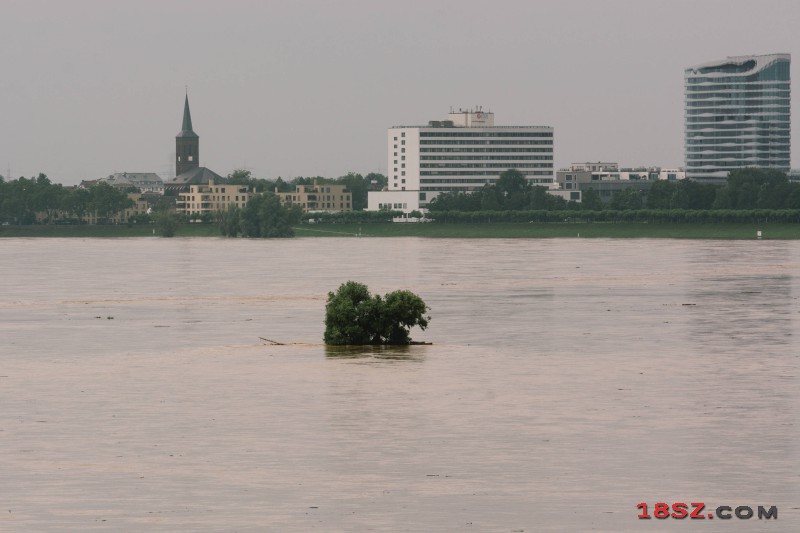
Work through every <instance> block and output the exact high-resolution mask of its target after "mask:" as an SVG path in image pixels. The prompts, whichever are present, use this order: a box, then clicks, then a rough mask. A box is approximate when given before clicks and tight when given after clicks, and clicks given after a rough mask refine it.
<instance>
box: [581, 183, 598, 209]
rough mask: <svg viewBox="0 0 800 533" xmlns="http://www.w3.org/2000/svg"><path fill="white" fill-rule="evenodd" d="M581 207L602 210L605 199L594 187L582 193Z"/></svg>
mask: <svg viewBox="0 0 800 533" xmlns="http://www.w3.org/2000/svg"><path fill="white" fill-rule="evenodd" d="M581 209H583V210H586V211H600V210H602V209H603V199H602V198H600V193H599V192H597V191H596V190H594V189H591V188H589V189H587V190H585V191H583V194H582V195H581Z"/></svg>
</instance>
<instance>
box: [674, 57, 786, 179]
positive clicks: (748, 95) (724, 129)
mask: <svg viewBox="0 0 800 533" xmlns="http://www.w3.org/2000/svg"><path fill="white" fill-rule="evenodd" d="M790 61H791V58H790V56H789V54H771V55H760V56H741V57H729V58H727V59H724V60H722V61H712V62H710V63H704V64H702V65H696V66H693V67H689V68H687V69H686V71H685V72H684V82H685V96H686V110H685V117H686V118H685V120H686V137H685V141H686V176H687V177H688V178H691V179H697V180H702V181H709V182H713V181H724V180H725V179H726V178H727V176H728V173H729V172H730V171H731V170H735V169H737V168H744V167H761V168H774V169H778V170H782V171H784V172H788V171H789V154H790V145H791V143H790V121H789V119H790V112H789V107H790V80H789V65H790Z"/></svg>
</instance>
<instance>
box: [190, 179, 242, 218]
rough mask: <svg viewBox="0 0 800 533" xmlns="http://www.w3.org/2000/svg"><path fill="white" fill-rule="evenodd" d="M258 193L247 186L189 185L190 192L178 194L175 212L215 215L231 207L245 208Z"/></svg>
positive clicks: (211, 181) (213, 183)
mask: <svg viewBox="0 0 800 533" xmlns="http://www.w3.org/2000/svg"><path fill="white" fill-rule="evenodd" d="M255 194H256V193H255V192H253V191H251V190H250V189H249V188H248V187H247V185H228V184H224V183H222V184H221V183H216V182H214V180H210V181H209V182H208V183H207V184H195V185H189V191H188V192H182V193H179V194H178V201H177V202H176V203H175V210H176V211H177V212H178V213H186V214H190V213H199V214H202V213H214V212H217V211H224V210H226V209H228V207H229V206H231V205H234V206H236V207H240V208H241V207H245V206H246V205H247V202H248V201H249V200H250V198H252V197H253V196H254V195H255Z"/></svg>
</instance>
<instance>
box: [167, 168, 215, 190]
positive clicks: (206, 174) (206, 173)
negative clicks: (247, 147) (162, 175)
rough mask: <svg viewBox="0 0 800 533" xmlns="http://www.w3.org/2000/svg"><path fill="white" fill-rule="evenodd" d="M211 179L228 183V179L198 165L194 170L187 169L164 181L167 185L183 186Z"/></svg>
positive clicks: (204, 182) (202, 182)
mask: <svg viewBox="0 0 800 533" xmlns="http://www.w3.org/2000/svg"><path fill="white" fill-rule="evenodd" d="M210 180H214V183H227V180H226V179H225V178H223V177H222V176H220V175H219V174H217V173H216V172H214V171H213V170H211V169H208V168H206V167H197V168H193V169H192V170H187V171H186V172H184V173H183V174H178V175H177V176H175V179H172V180H170V181H167V182H165V183H164V185H165V186H166V187H176V186H177V187H183V186H186V185H200V184H206V183H208V182H209V181H210Z"/></svg>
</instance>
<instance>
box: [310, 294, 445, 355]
mask: <svg viewBox="0 0 800 533" xmlns="http://www.w3.org/2000/svg"><path fill="white" fill-rule="evenodd" d="M426 311H428V306H427V305H425V302H424V301H422V298H420V297H419V296H417V295H416V294H414V293H413V292H411V291H406V290H399V291H394V292H390V293H388V294H386V295H385V296H383V297H381V296H379V295H374V296H373V295H371V294H370V292H369V289H368V288H367V286H366V285H364V284H363V283H358V282H355V281H348V282H346V283H343V284H342V285H341V286H340V287H339V288H338V289H337V290H336V292H335V293H334V292H329V293H328V303H327V304H326V306H325V335H324V340H325V344H333V345H345V344H351V345H359V344H393V345H394V344H410V343H411V337H409V334H408V332H409V330H410V329H411V328H412V327H414V326H419V327H420V329H422V330H424V329H425V328H426V327H428V321H429V320H430V317H429V316H425V312H426Z"/></svg>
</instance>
